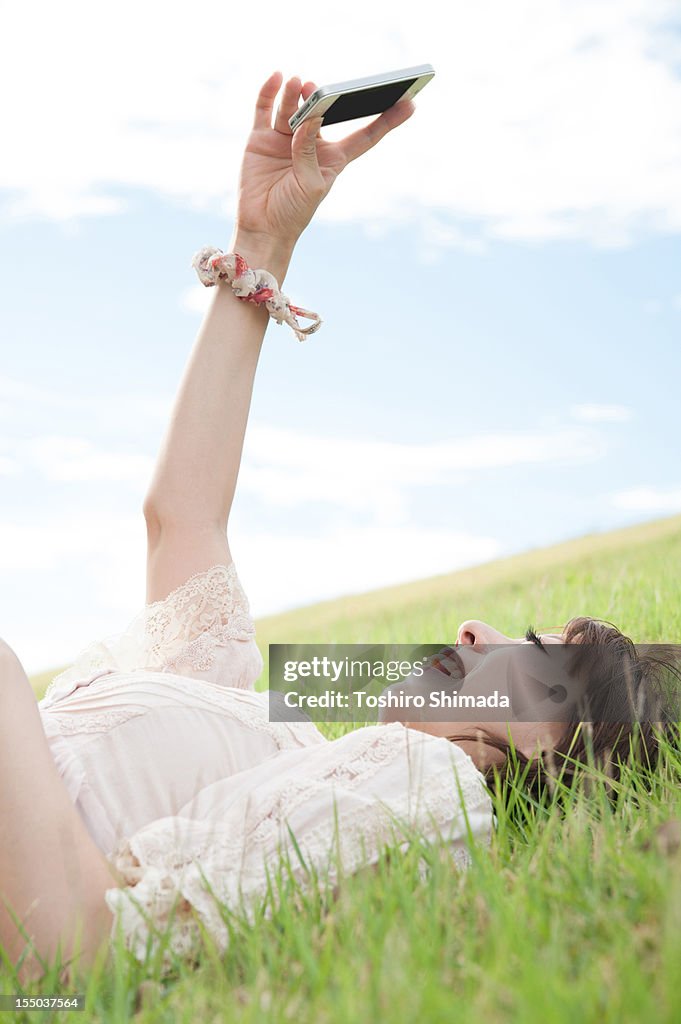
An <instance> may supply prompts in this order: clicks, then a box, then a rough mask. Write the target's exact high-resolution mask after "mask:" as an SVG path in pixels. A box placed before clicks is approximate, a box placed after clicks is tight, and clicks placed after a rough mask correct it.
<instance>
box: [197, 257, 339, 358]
mask: <svg viewBox="0 0 681 1024" xmlns="http://www.w3.org/2000/svg"><path fill="white" fill-rule="evenodd" d="M192 266H193V267H194V269H195V270H196V273H197V274H198V275H199V280H200V281H201V284H202V285H205V287H206V288H211V287H212V286H213V285H216V284H218V282H219V281H227V282H229V284H230V285H231V286H232V291H233V292H234V294H235V295H236V297H237V298H238V299H241V301H242V302H252V303H254V304H255V305H264V306H265V307H266V309H267V312H268V313H269V315H270V316H271V317H272V318H273V319H274V320H276V321H277V323H278V324H282V323H287V324H288V325H289V327H290V328H291V329H292V330H293V333H294V334H295V336H296V337H297V338H298V341H304V340H305V338H306V337H307V336H308V335H309V334H314V332H315V331H316V330H318V329H319V328H320V327H321V324H322V320H321V317H320V316H319V315H318V314H317V313H312V312H310V310H308V309H301V308H300V307H299V306H292V305H291V301H290V299H289V298H288V296H286V295H283V294H282V292H280V291H279V285H278V283H277V279H276V278H275V277H274V275H273V274H270V273H269V271H267V270H253V269H252V268H251V267H249V266H248V264H247V263H246V260H245V259H244V258H243V256H240V255H239V253H238V252H223V251H222V249H216V248H215V246H211V245H206V246H204V248H203V249H199V251H198V252H197V253H195V255H194V258H193V259H192ZM299 316H302V317H304V318H305V319H306V320H314V323H312V324H310V326H309V327H301V326H300V324H299V323H298V320H297V317H299Z"/></svg>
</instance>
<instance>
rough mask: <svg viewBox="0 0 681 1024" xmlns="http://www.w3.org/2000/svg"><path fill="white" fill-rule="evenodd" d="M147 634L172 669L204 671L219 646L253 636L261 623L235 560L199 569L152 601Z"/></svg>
mask: <svg viewBox="0 0 681 1024" xmlns="http://www.w3.org/2000/svg"><path fill="white" fill-rule="evenodd" d="M145 633H146V636H147V637H148V640H149V653H150V656H151V658H152V659H153V661H154V662H155V663H159V664H162V665H163V668H164V670H166V671H170V670H171V669H173V668H175V667H176V666H178V665H179V664H181V663H183V662H188V663H189V664H190V665H191V667H192V668H193V669H196V670H198V671H204V670H206V669H208V668H210V667H211V665H212V663H213V658H214V654H215V644H217V645H218V646H224V644H226V643H227V642H228V641H229V640H252V639H253V638H254V637H255V626H254V623H253V619H252V618H251V616H250V607H249V604H248V598H247V597H246V594H245V592H244V589H243V587H242V586H241V582H240V581H239V577H238V576H237V572H236V567H235V565H234V562H230V564H229V565H228V566H226V565H214V566H212V567H211V568H210V569H206V570H205V571H204V572H198V573H195V574H194V575H193V576H190V577H189V579H188V580H186V582H185V583H183V584H182V586H180V587H177V588H176V589H175V590H173V591H171V593H170V594H168V596H167V597H165V598H164V599H163V600H162V601H154V602H153V603H152V604H150V605H147V607H146V623H145ZM145 667H150V666H145Z"/></svg>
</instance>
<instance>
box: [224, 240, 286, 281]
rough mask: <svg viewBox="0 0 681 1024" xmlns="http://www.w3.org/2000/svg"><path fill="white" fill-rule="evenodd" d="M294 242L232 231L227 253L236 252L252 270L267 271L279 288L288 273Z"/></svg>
mask: <svg viewBox="0 0 681 1024" xmlns="http://www.w3.org/2000/svg"><path fill="white" fill-rule="evenodd" d="M294 247H295V242H293V241H288V240H287V241H284V240H283V239H279V238H273V237H272V236H271V235H265V234H260V233H259V232H254V231H243V230H242V229H240V228H239V227H236V228H235V229H234V232H233V234H232V240H231V242H230V243H229V249H228V250H227V251H228V252H238V253H239V255H240V256H243V258H244V259H245V260H246V262H247V263H248V265H249V267H252V268H253V269H254V270H256V269H260V270H269V272H270V274H274V276H275V277H276V279H277V282H278V284H279V287H280V288H281V285H282V282H283V280H284V277H285V275H286V272H287V271H288V267H289V263H290V262H291V257H292V256H293V250H294Z"/></svg>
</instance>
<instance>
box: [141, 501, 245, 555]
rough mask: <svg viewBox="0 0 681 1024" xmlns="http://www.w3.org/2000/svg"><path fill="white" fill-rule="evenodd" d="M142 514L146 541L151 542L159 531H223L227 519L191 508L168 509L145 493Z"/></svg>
mask: <svg viewBox="0 0 681 1024" xmlns="http://www.w3.org/2000/svg"><path fill="white" fill-rule="evenodd" d="M142 514H143V515H144V521H145V522H146V524H147V541H148V542H149V543H151V542H152V541H155V540H157V539H158V538H159V537H160V535H161V532H164V533H169V532H171V531H172V532H178V531H181V532H186V531H191V532H194V533H196V532H197V531H205V530H218V531H220V532H222V533H224V532H225V531H226V529H227V519H226V518H225V517H223V516H212V515H209V514H208V513H202V512H201V511H200V510H197V509H195V508H194V507H192V508H177V507H174V508H172V509H168V508H167V507H164V506H163V505H162V504H159V502H158V501H156V499H155V498H154V497H153V495H147V497H146V498H145V499H144V504H143V505H142Z"/></svg>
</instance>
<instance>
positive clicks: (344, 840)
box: [106, 723, 493, 969]
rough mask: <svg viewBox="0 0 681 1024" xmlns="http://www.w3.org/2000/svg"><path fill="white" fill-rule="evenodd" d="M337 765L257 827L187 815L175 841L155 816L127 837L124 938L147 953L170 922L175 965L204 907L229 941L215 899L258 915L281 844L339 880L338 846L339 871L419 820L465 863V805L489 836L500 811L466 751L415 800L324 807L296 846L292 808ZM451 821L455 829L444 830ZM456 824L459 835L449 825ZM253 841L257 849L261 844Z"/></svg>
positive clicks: (117, 899)
mask: <svg viewBox="0 0 681 1024" xmlns="http://www.w3.org/2000/svg"><path fill="white" fill-rule="evenodd" d="M396 724H397V723H396ZM397 727H398V728H401V727H400V726H399V725H398V726H397ZM384 728H386V729H389V728H390V727H384ZM395 735H396V734H395ZM389 746H390V744H381V747H382V750H383V755H379V756H383V757H387V756H388V747H389ZM393 746H394V747H395V750H394V751H392V753H395V752H397V750H403V749H404V741H402V743H400V744H399V746H398V745H397V744H393ZM365 753H366V751H365ZM456 760H457V757H456V754H455V755H454V761H456ZM354 763H355V766H358V767H359V766H363V765H372V764H373V763H375V762H373V761H372V760H371V759H369V760H367V759H364V760H362V754H361V753H359V754H358V758H357V759H356V760H355V762H354ZM382 763H385V761H383V762H382ZM335 772H336V769H335V768H331V769H330V770H329V771H328V772H327V773H325V774H323V775H322V776H321V777H319V778H317V779H316V780H309V781H306V782H302V783H301V784H300V785H298V786H295V787H293V788H292V787H291V786H287V787H286V789H285V791H284V792H279V793H278V794H276V795H274V798H273V799H271V800H270V804H269V807H267V809H266V808H265V807H263V808H261V809H260V814H261V819H260V821H259V822H258V823H257V825H256V827H255V828H252V829H251V830H250V831H244V830H241V831H240V830H239V829H238V828H235V827H234V822H231V823H230V822H228V821H224V822H219V823H218V822H215V821H213V822H196V821H191V820H186V821H184V822H183V824H184V825H186V827H187V833H186V835H182V834H181V833H178V834H176V835H174V836H173V845H172V846H169V842H168V839H169V837H168V833H167V831H166V832H165V833H164V832H163V830H161V831H160V832H159V831H157V830H156V831H155V830H154V827H153V825H152V826H151V827H149V828H148V829H145V830H142V832H140V833H137V834H136V835H135V836H133V837H131V839H129V840H126V841H124V842H122V843H121V844H120V845H119V848H118V850H117V851H115V853H114V860H113V862H114V864H115V866H116V868H117V869H118V870H119V871H120V872H121V875H122V877H123V879H124V881H125V882H126V883H127V886H128V888H122V889H111V890H108V891H107V893H106V902H107V904H108V906H109V907H110V909H111V910H112V912H113V914H114V921H115V922H117V925H119V926H120V927H121V929H122V933H123V937H124V941H125V944H126V946H127V947H128V948H129V949H130V950H132V951H133V952H134V954H135V955H136V956H137V957H138V958H139V959H140V960H143V959H144V957H145V950H146V947H147V942H148V938H149V935H150V934H151V933H154V934H155V933H156V932H157V929H158V930H160V933H161V934H163V933H164V932H165V931H166V929H167V928H168V927H169V926H170V931H169V940H168V941H169V947H168V949H167V950H166V951H164V961H163V962H164V969H169V968H170V966H171V959H170V953H171V952H172V953H175V954H177V955H179V956H186V955H193V954H195V953H196V951H197V950H198V948H199V946H200V941H201V936H200V929H199V922H198V921H197V919H196V915H197V914H198V917H199V918H200V919H201V922H202V924H203V925H204V926H205V927H207V928H208V930H209V932H210V933H211V934H212V936H213V937H214V938H215V939H216V940H217V943H218V946H219V948H220V950H221V951H224V950H225V948H226V945H227V940H228V935H227V929H226V927H225V923H224V920H223V917H222V915H221V913H220V906H219V904H218V902H217V901H220V902H221V903H223V904H225V905H227V906H228V907H229V908H230V909H232V910H236V909H245V911H246V914H247V915H248V916H251V915H252V910H253V906H254V901H255V900H256V899H260V898H263V897H265V896H266V895H267V893H268V891H269V881H268V872H267V866H266V865H269V864H270V860H269V857H268V853H271V852H272V851H274V850H275V849H278V850H279V851H280V853H282V852H283V853H286V854H289V855H290V863H291V866H292V872H293V875H294V877H295V878H296V880H298V881H299V882H301V883H305V882H307V881H309V869H310V868H312V869H313V870H314V871H316V873H317V877H319V878H320V881H323V879H324V877H326V878H328V879H329V880H330V881H331V882H332V883H333V882H335V881H337V878H338V873H339V872H338V864H337V859H336V857H335V856H334V852H335V851H336V848H337V853H338V854H339V855H340V858H339V859H340V864H341V870H342V872H343V873H346V872H349V873H352V872H354V871H356V870H357V869H358V868H359V867H361V866H363V865H365V864H370V863H374V862H375V861H376V860H377V859H378V857H379V855H380V853H381V850H382V849H383V848H384V847H386V846H387V847H391V846H394V845H395V844H397V845H398V847H399V848H400V849H404V848H406V846H408V845H409V834H410V833H413V830H414V829H415V828H418V830H419V833H420V834H421V835H422V836H423V837H424V838H426V840H428V839H429V838H430V837H434V838H436V839H438V838H440V839H441V838H445V839H448V840H449V841H450V842H452V841H453V842H457V843H458V844H459V845H458V846H456V847H454V848H450V852H451V853H452V856H453V859H454V862H455V863H456V864H457V866H459V867H461V868H464V867H466V866H467V865H468V864H469V863H470V854H469V853H468V851H467V849H466V848H465V841H466V836H467V830H466V828H465V827H464V826H463V825H462V824H461V818H462V817H463V809H464V808H465V811H466V814H467V815H468V818H469V821H470V822H471V829H472V832H473V834H474V835H475V836H476V838H479V839H481V841H482V843H483V844H485V845H486V844H488V843H489V842H490V840H491V831H492V822H493V816H492V809H491V801H490V799H489V796H488V794H487V791H486V789H485V786H484V781H483V780H482V776H481V775H480V773H479V772H478V771H477V769H476V768H475V766H474V765H473V763H472V762H471V761H470V759H469V758H465V757H461V758H460V759H459V763H458V764H456V763H452V762H450V763H449V765H448V766H446V767H443V768H439V769H437V770H435V771H433V772H432V773H429V776H428V786H427V788H426V789H425V790H424V791H423V792H420V793H419V798H418V800H416V801H414V798H413V794H412V793H411V791H410V789H411V787H407V792H405V793H403V794H401V795H400V796H397V797H395V798H392V799H391V800H390V801H389V802H387V803H383V802H382V801H380V800H377V799H372V800H371V801H370V802H369V803H368V804H367V805H365V806H364V807H362V808H360V809H359V810H355V811H353V813H352V820H342V821H341V820H339V821H338V822H337V821H336V820H335V816H334V815H333V814H329V813H326V815H325V820H324V821H323V822H322V823H321V824H320V825H318V826H315V827H313V828H310V829H308V830H306V831H305V833H304V834H303V835H298V836H297V837H296V838H295V844H297V849H296V845H294V840H293V838H292V837H291V836H290V835H287V833H286V825H287V819H288V815H290V813H291V812H292V810H294V809H295V807H296V806H298V805H299V804H300V803H301V802H303V801H304V800H305V799H307V798H309V796H310V795H311V794H312V793H313V792H314V791H315V790H316V789H323V790H326V793H328V787H325V786H324V780H329V779H333V778H334V776H335ZM455 776H456V778H455ZM359 778H363V774H362V768H361V767H360V770H359V771H358V773H357V776H356V777H355V780H358V779H359ZM346 817H347V816H346ZM405 826H406V828H405ZM446 831H449V833H450V835H449V836H447V835H445V836H443V832H446ZM456 831H458V835H456V834H452V833H453V832H456ZM400 833H401V834H400ZM254 845H257V846H258V847H259V852H254V849H253V847H254ZM298 849H299V850H300V851H301V853H302V855H303V858H304V863H303V864H301V863H300V860H299V858H298V855H297V850H298ZM292 851H293V852H292ZM249 859H251V860H252V862H251V863H249ZM206 883H208V886H210V888H211V889H212V891H213V893H214V894H215V896H213V895H212V894H211V892H209V891H208V887H207V885H206ZM171 918H172V921H171ZM117 925H116V924H115V925H114V928H115V927H116V926H117ZM113 931H114V929H112V934H113Z"/></svg>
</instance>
